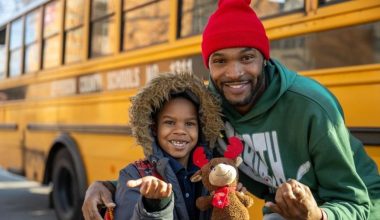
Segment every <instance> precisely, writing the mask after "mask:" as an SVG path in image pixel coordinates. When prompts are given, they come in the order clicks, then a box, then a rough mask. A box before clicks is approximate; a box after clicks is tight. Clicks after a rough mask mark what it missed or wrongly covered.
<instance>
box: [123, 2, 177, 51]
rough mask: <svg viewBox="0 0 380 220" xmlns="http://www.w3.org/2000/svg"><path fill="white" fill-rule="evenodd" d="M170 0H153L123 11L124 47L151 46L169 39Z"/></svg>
mask: <svg viewBox="0 0 380 220" xmlns="http://www.w3.org/2000/svg"><path fill="white" fill-rule="evenodd" d="M169 9H170V7H169V0H162V1H151V2H149V3H145V4H143V5H140V6H136V7H134V8H132V9H130V10H126V11H124V12H123V14H124V15H123V17H124V22H123V49H124V50H130V49H134V48H139V47H144V46H149V45H153V44H158V43H162V42H165V41H167V40H168V37H169V36H168V31H169V29H168V27H169Z"/></svg>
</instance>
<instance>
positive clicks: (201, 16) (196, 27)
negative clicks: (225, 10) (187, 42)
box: [179, 0, 218, 37]
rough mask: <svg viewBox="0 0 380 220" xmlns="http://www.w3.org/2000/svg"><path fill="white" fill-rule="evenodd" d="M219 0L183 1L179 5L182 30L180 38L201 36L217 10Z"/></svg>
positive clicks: (180, 30) (180, 29)
mask: <svg viewBox="0 0 380 220" xmlns="http://www.w3.org/2000/svg"><path fill="white" fill-rule="evenodd" d="M217 2H218V0H210V1H204V0H181V1H180V3H179V7H180V15H181V16H182V17H181V19H180V22H181V23H180V28H179V32H180V33H179V37H188V36H191V35H196V34H200V33H202V31H203V28H204V26H205V24H206V22H207V20H208V17H209V16H210V15H211V13H212V12H213V11H214V10H215V9H216V6H217V5H218V4H217Z"/></svg>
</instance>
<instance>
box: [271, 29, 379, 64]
mask: <svg viewBox="0 0 380 220" xmlns="http://www.w3.org/2000/svg"><path fill="white" fill-rule="evenodd" d="M355 42H360V44H359V43H355ZM353 45H355V46H353ZM271 57H274V58H278V59H280V60H282V61H284V63H285V64H286V65H287V66H289V67H290V68H291V69H294V70H309V69H320V68H332V67H340V66H354V65H364V64H372V63H379V62H380V22H375V23H370V24H364V25H357V26H350V27H345V28H340V29H335V30H331V31H324V32H318V33H312V34H307V35H302V36H297V37H292V38H287V39H281V40H275V41H272V42H271Z"/></svg>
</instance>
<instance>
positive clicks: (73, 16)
mask: <svg viewBox="0 0 380 220" xmlns="http://www.w3.org/2000/svg"><path fill="white" fill-rule="evenodd" d="M84 5H85V2H84V0H66V7H65V10H66V12H65V30H68V29H71V28H74V27H78V26H80V25H82V24H83V19H84Z"/></svg>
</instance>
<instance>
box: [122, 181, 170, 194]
mask: <svg viewBox="0 0 380 220" xmlns="http://www.w3.org/2000/svg"><path fill="white" fill-rule="evenodd" d="M127 186H128V187H140V193H141V195H142V196H144V197H145V198H147V199H162V198H167V197H169V196H170V195H171V193H172V184H170V183H166V182H164V181H162V180H160V179H158V178H156V177H154V176H144V177H142V178H140V179H137V180H129V181H128V182H127Z"/></svg>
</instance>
